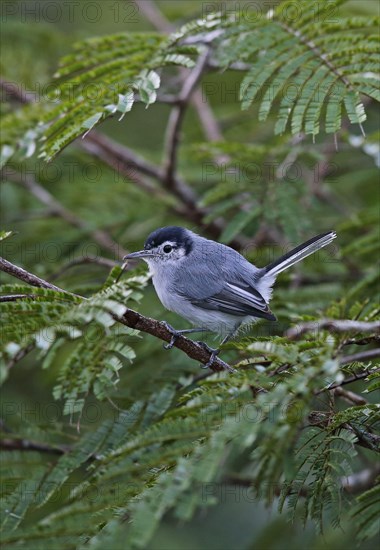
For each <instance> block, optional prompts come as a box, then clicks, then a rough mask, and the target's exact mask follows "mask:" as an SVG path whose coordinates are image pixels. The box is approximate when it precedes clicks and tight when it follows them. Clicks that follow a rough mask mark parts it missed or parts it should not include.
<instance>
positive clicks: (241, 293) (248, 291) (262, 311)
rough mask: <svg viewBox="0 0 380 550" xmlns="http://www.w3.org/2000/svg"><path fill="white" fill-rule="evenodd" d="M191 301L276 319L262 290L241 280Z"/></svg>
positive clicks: (207, 306)
mask: <svg viewBox="0 0 380 550" xmlns="http://www.w3.org/2000/svg"><path fill="white" fill-rule="evenodd" d="M190 301H191V303H192V304H193V305H195V306H197V307H201V308H203V309H212V310H216V311H221V312H223V313H228V314H230V315H236V316H252V317H259V318H261V319H268V320H270V321H275V320H276V317H275V316H274V315H273V313H272V312H271V310H270V309H269V307H268V304H267V303H266V301H265V300H264V298H263V297H262V296H261V294H260V292H258V291H257V290H256V289H255V288H253V287H252V286H249V285H247V284H245V283H243V282H240V281H239V283H226V284H225V285H224V286H223V288H222V290H221V291H219V292H217V293H216V294H213V295H211V296H207V297H204V298H198V299H192V300H190Z"/></svg>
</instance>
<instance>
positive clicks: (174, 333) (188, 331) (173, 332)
mask: <svg viewBox="0 0 380 550" xmlns="http://www.w3.org/2000/svg"><path fill="white" fill-rule="evenodd" d="M162 324H163V325H164V327H165V328H166V329H167V330H168V331H169V332H170V334H171V335H172V337H171V340H170V342H169V343H168V344H164V345H163V347H164V349H172V347H173V346H174V344H175V342H176V340H177V338H179V337H180V336H182V334H191V333H192V332H204V331H206V330H207V329H204V328H201V327H196V328H185V329H182V330H176V329H175V328H173V327H172V326H171V325H169V323H167V322H166V321H162Z"/></svg>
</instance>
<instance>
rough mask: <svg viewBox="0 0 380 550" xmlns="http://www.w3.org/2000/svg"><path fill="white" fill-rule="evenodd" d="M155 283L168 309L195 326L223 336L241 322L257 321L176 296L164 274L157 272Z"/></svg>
mask: <svg viewBox="0 0 380 550" xmlns="http://www.w3.org/2000/svg"><path fill="white" fill-rule="evenodd" d="M153 285H154V288H155V289H156V292H157V296H158V297H159V299H160V301H161V303H162V305H163V306H164V307H165V308H166V309H168V310H169V311H173V312H174V313H177V315H180V316H181V317H182V318H183V319H186V320H187V321H189V322H190V323H192V324H193V325H194V326H196V327H199V328H203V329H206V330H209V331H212V332H215V333H217V334H219V335H221V336H222V337H224V336H226V335H227V334H230V333H231V332H233V331H235V330H236V329H237V328H238V327H239V326H240V325H241V324H243V325H244V324H247V323H253V322H255V319H254V318H253V317H241V316H234V315H228V314H226V313H223V312H221V311H217V310H212V309H203V308H200V307H197V306H195V305H193V304H191V303H190V301H189V300H186V298H182V297H181V296H179V295H178V294H177V295H176V296H175V297H174V295H173V292H170V290H169V288H168V285H167V284H166V281H165V280H164V278H163V277H162V276H161V277H157V275H156V274H155V275H154V277H153Z"/></svg>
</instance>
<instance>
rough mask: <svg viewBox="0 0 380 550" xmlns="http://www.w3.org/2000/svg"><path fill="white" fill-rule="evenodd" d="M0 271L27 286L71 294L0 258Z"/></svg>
mask: <svg viewBox="0 0 380 550" xmlns="http://www.w3.org/2000/svg"><path fill="white" fill-rule="evenodd" d="M0 271H4V272H5V273H8V274H9V275H13V276H14V277H17V279H20V281H24V283H28V285H32V286H36V287H39V288H50V289H51V290H56V291H57V292H65V293H66V294H71V292H67V291H66V290H62V288H59V287H58V286H55V285H53V284H52V283H48V282H47V281H44V279H41V278H40V277H37V275H33V273H29V271H26V270H25V269H22V267H18V266H15V265H14V264H12V263H11V262H8V260H5V259H4V258H0Z"/></svg>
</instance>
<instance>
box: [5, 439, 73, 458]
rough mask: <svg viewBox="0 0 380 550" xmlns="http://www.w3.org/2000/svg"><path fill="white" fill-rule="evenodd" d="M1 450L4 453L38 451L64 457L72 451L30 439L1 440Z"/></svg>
mask: <svg viewBox="0 0 380 550" xmlns="http://www.w3.org/2000/svg"><path fill="white" fill-rule="evenodd" d="M0 449H2V450H3V451H38V452H40V453H50V454H55V455H63V454H65V453H67V452H68V451H70V448H69V447H62V446H56V447H53V446H52V445H48V444H46V443H40V442H37V441H30V440H28V439H8V438H7V439H0Z"/></svg>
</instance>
